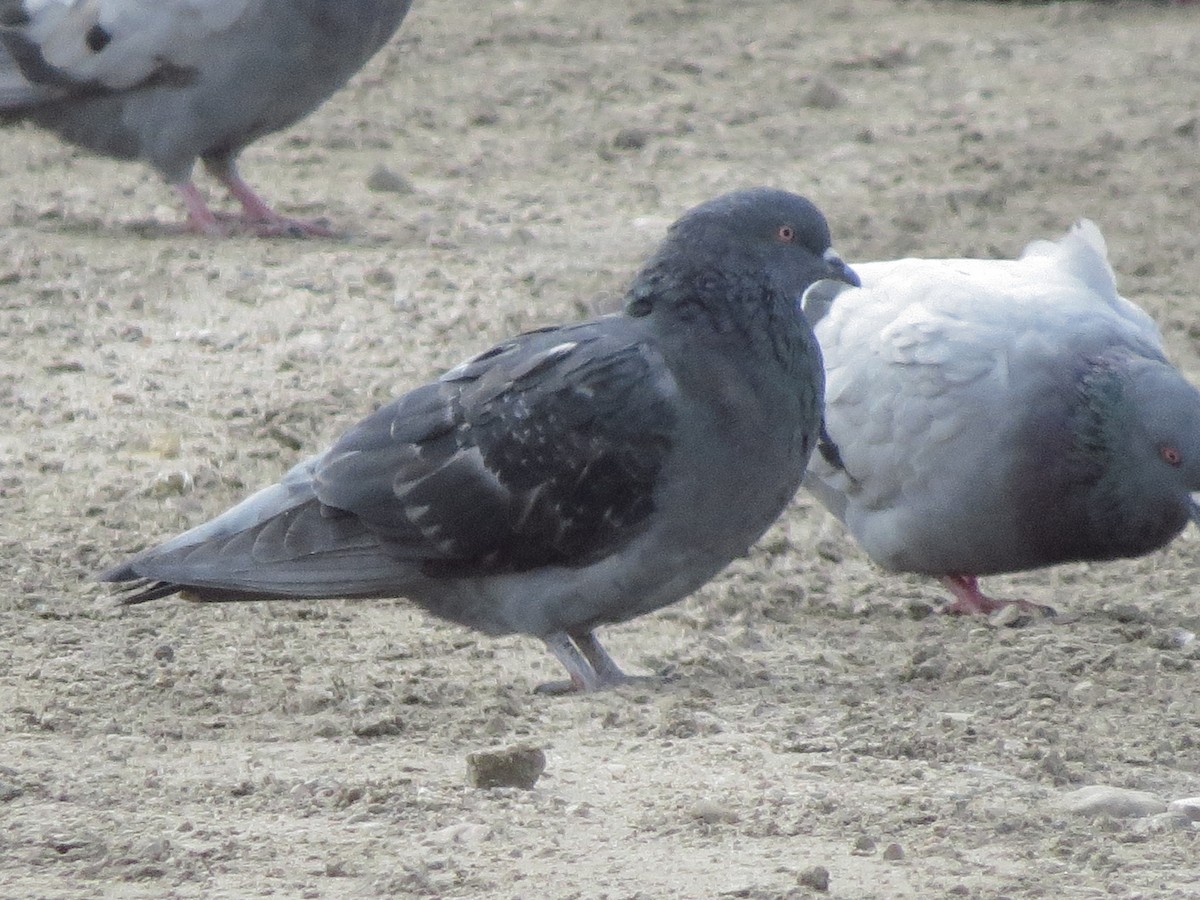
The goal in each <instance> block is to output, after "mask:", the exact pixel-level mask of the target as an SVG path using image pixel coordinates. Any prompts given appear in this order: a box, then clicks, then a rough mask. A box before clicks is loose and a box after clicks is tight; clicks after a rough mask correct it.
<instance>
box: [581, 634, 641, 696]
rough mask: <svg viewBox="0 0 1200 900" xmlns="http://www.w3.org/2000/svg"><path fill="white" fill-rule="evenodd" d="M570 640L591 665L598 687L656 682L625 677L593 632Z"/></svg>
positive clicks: (636, 677) (632, 676)
mask: <svg viewBox="0 0 1200 900" xmlns="http://www.w3.org/2000/svg"><path fill="white" fill-rule="evenodd" d="M571 640H573V641H574V642H575V646H576V647H578V648H579V652H580V653H582V654H583V656H584V658H585V659H586V660H587V661H588V662H589V663H590V664H591V666H592V671H593V672H595V673H596V681H597V685H598V686H599V687H613V686H615V685H618V684H629V683H630V682H632V681H657V679H653V678H644V677H639V676H635V675H626V674H625V673H624V672H622V671H621V667H620V666H618V665H617V663H616V660H614V659H613V658H612V657H611V656H609V655H608V651H607V650H605V649H604V648H603V647H602V646H600V641H599V640H597V638H596V635H595V634H594V633H593V632H590V631H585V632H583V634H573V635H571Z"/></svg>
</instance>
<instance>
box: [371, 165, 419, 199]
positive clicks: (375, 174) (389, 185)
mask: <svg viewBox="0 0 1200 900" xmlns="http://www.w3.org/2000/svg"><path fill="white" fill-rule="evenodd" d="M367 188H368V190H372V191H379V192H380V193H384V194H411V193H413V192H414V191H415V188H414V187H413V186H412V182H410V181H409V180H408V179H407V178H405V177H404V176H403V175H401V174H400V173H399V172H394V171H392V170H391V169H389V168H388V167H387V166H385V165H383V164H380V165H378V166H376V167H375V168H374V169H372V170H371V174H370V175H368V176H367Z"/></svg>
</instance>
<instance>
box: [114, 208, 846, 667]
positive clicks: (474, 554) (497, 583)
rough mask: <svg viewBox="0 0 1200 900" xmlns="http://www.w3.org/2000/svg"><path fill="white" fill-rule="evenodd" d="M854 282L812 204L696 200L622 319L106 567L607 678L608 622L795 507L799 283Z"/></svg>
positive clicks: (543, 334) (534, 349)
mask: <svg viewBox="0 0 1200 900" xmlns="http://www.w3.org/2000/svg"><path fill="white" fill-rule="evenodd" d="M826 278H835V279H841V280H844V281H846V282H848V283H851V284H857V283H858V281H857V278H856V276H855V275H854V273H853V272H852V271H851V270H849V269H848V268H847V267H846V266H845V264H844V263H843V262H842V261H841V259H839V258H838V256H837V255H836V254H835V253H834V252H833V251H832V249H831V248H830V238H829V228H828V225H827V224H826V222H825V218H824V217H823V216H822V215H821V213H820V212H819V211H818V210H817V208H816V207H814V206H813V205H812V204H811V203H809V202H808V201H807V200H805V199H803V198H802V197H798V196H796V195H794V194H789V193H786V192H784V191H779V190H771V189H767V188H758V189H753V190H746V191H740V192H736V193H732V194H727V195H725V196H722V197H718V198H717V199H715V200H711V201H709V202H707V203H704V204H702V205H700V206H698V207H696V208H695V209H693V210H691V211H690V212H688V213H686V214H685V215H684V216H683V217H682V218H681V219H679V221H677V222H676V223H675V224H674V225H672V226H671V228H670V230H669V231H668V233H667V237H666V239H665V241H664V242H663V243H662V245H661V246H660V247H659V248H658V250H657V252H656V253H655V254H654V255H653V256H652V257H651V259H650V260H649V262H648V263H646V265H645V267H644V268H643V269H642V270H641V272H640V273H639V274H638V275H637V276H636V277H635V278H634V280H633V283H632V286H631V287H630V288H629V290H628V292H627V293H626V295H625V309H624V312H623V313H619V314H615V315H611V316H605V317H602V318H598V319H593V320H591V321H587V322H582V323H580V324H575V325H564V326H558V327H551V328H543V329H540V330H537V331H531V332H528V333H526V334H523V335H521V336H519V337H516V338H513V339H512V340H510V341H506V342H505V343H502V344H499V345H497V346H495V347H493V348H492V349H490V350H488V351H486V352H484V353H482V354H480V355H479V356H476V357H474V358H472V359H470V360H468V361H466V362H464V363H462V364H461V365H459V366H457V367H455V368H453V369H451V370H450V371H448V372H446V373H445V374H444V375H442V376H441V377H440V378H438V379H437V380H436V381H433V382H431V383H429V384H426V385H423V386H421V387H418V388H416V389H414V390H412V391H410V392H409V393H407V394H405V395H404V396H402V397H400V398H399V399H397V400H395V401H393V402H391V403H389V404H387V405H386V406H384V407H382V408H381V409H379V410H378V411H377V412H375V413H373V414H372V415H370V416H368V417H367V418H366V419H364V420H363V421H362V422H360V423H359V424H358V425H356V426H354V427H353V428H352V429H350V431H349V432H347V433H346V434H345V435H344V436H343V437H342V438H341V439H340V440H338V441H337V442H336V443H335V444H334V445H333V446H332V447H331V448H329V449H328V450H326V451H325V452H323V453H321V454H319V455H317V456H315V457H313V458H311V459H309V460H307V461H305V462H302V463H300V464H299V465H298V466H296V467H295V468H293V469H292V470H291V471H290V472H288V473H287V474H286V475H285V476H284V477H283V480H282V481H280V482H279V483H278V484H276V485H274V486H272V487H268V488H266V489H265V490H262V491H260V492H259V493H257V494H254V495H253V496H251V497H250V498H249V499H247V500H245V501H243V502H242V503H240V504H239V505H237V506H235V507H233V508H232V509H231V510H229V511H228V512H226V513H224V514H222V515H220V516H218V517H217V518H215V519H213V520H212V521H210V522H208V523H206V524H203V525H200V526H198V527H197V528H194V529H192V530H191V531H188V532H186V533H184V534H182V535H180V536H179V537H176V538H174V539H173V540H170V541H167V542H166V543H165V544H162V545H161V546H158V547H153V548H151V549H149V550H146V551H144V552H142V553H140V554H138V555H137V556H135V557H133V558H132V559H130V560H129V561H127V562H124V563H122V564H120V565H119V566H117V567H116V568H113V569H111V570H110V571H108V572H105V573H104V574H102V575H101V576H100V579H101V580H103V581H134V582H135V583H134V584H133V585H132V586H131V587H130V588H129V593H127V594H126V595H125V597H124V600H123V602H125V603H140V602H143V601H146V600H154V599H156V598H159V597H165V596H167V595H168V594H173V593H175V592H177V591H186V593H187V595H188V596H190V597H192V598H193V599H197V600H213V601H220V600H267V599H277V598H302V597H350V598H367V597H396V596H403V597H408V598H410V599H411V600H413V601H415V602H416V603H417V604H419V605H420V606H422V607H424V608H425V609H426V610H428V611H429V612H430V613H433V614H434V615H436V616H440V617H441V618H443V619H448V620H450V621H453V622H458V623H460V624H462V625H466V626H468V627H471V628H475V629H478V630H479V631H483V632H486V633H488V634H507V633H512V632H521V633H525V634H530V635H534V636H536V637H539V638H541V639H542V640H543V641H545V643H546V645H547V646H548V647H549V649H550V650H551V651H552V652H553V653H554V655H555V656H556V657H558V659H559V660H560V661H561V662H562V664H563V665H564V666H565V667H566V669H567V671H568V672H569V673H570V677H571V683H570V685H561V686H551V688H552V689H567V688H574V689H577V690H594V689H597V688H601V687H605V686H608V685H613V684H618V683H620V682H622V681H624V680H626V676H625V675H624V673H622V672H621V670H620V669H619V668H618V667H617V665H616V663H615V662H613V660H612V659H611V658H610V657H609V656H608V654H607V653H606V652H605V651H604V649H603V648H602V647H601V646H600V643H599V642H598V641H597V639H596V637H595V635H594V634H593V629H595V628H596V626H598V625H602V624H604V623H608V622H622V621H625V620H627V619H632V618H634V617H635V616H640V615H643V614H645V613H649V612H652V611H653V610H656V609H659V608H660V607H662V606H666V605H667V604H669V603H674V602H675V601H677V600H680V599H682V598H683V597H685V596H687V595H688V594H690V593H691V592H692V591H694V590H696V589H697V588H699V587H700V586H701V585H702V584H704V583H705V582H707V581H708V580H709V579H711V578H712V577H713V576H714V575H716V574H717V573H718V572H719V571H720V570H721V569H723V568H724V567H725V565H726V564H727V563H729V562H730V561H731V560H733V559H734V558H736V557H738V556H741V555H743V554H744V553H745V552H746V551H747V549H748V548H749V547H750V545H751V544H752V543H753V542H754V541H755V540H757V538H758V537H759V536H760V535H761V534H762V533H763V532H764V531H765V530H766V529H767V527H768V526H769V525H770V524H771V523H772V522H773V521H774V520H775V519H776V517H777V516H778V515H779V514H780V512H781V511H782V510H783V508H784V507H785V506H786V504H787V503H788V501H789V500H790V499H791V497H792V495H793V494H794V493H795V491H796V489H797V488H798V487H799V485H800V480H801V478H802V477H803V474H804V468H805V465H806V463H807V461H808V458H809V455H810V453H811V451H812V449H813V447H814V446H815V444H816V442H817V440H818V437H819V433H820V423H821V393H822V371H821V356H820V351H819V349H818V347H817V344H816V341H815V340H814V338H813V335H812V331H811V329H810V328H809V327H808V325H807V323H806V322H805V320H804V318H803V316H801V315H800V313H799V311H798V310H797V308H796V303H795V299H794V298H795V297H796V296H797V295H798V294H800V293H801V292H802V291H803V290H804V289H805V288H806V287H807V286H808V285H809V284H811V283H812V282H814V281H817V280H819V279H826Z"/></svg>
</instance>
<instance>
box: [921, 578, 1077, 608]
mask: <svg viewBox="0 0 1200 900" xmlns="http://www.w3.org/2000/svg"><path fill="white" fill-rule="evenodd" d="M941 582H942V584H943V585H945V586H946V590H948V591H949V592H950V593H951V594H953V595H954V599H953V600H952V601H950V602H949V603H947V604H946V605H945V606H943V607H942V608H941V612H942V613H943V614H944V615H948V616H949V615H954V616H973V615H975V616H978V615H982V616H990V615H991V614H992V613H994V612H996V610H999V609H1003V608H1004V607H1006V606H1019V607H1020V608H1021V609H1023V610H1025V612H1027V613H1029V614H1030V615H1033V616H1036V617H1038V618H1048V617H1050V616H1056V615H1058V613H1057V612H1056V611H1055V610H1054V608H1053V607H1050V606H1043V605H1042V604H1041V603H1034V602H1032V601H1030V600H999V599H997V598H995V597H989V596H988V595H987V594H985V593H983V592H982V591H981V590H979V579H978V578H977V577H975V576H974V575H944V576H942V578H941Z"/></svg>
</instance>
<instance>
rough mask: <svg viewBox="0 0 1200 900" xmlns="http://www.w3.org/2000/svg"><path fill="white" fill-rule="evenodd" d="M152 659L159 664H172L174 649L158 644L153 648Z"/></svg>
mask: <svg viewBox="0 0 1200 900" xmlns="http://www.w3.org/2000/svg"><path fill="white" fill-rule="evenodd" d="M154 658H155V659H157V660H159V661H160V662H174V660H175V648H174V647H173V646H171V645H170V644H159V645H158V646H157V647H155V648H154Z"/></svg>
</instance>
